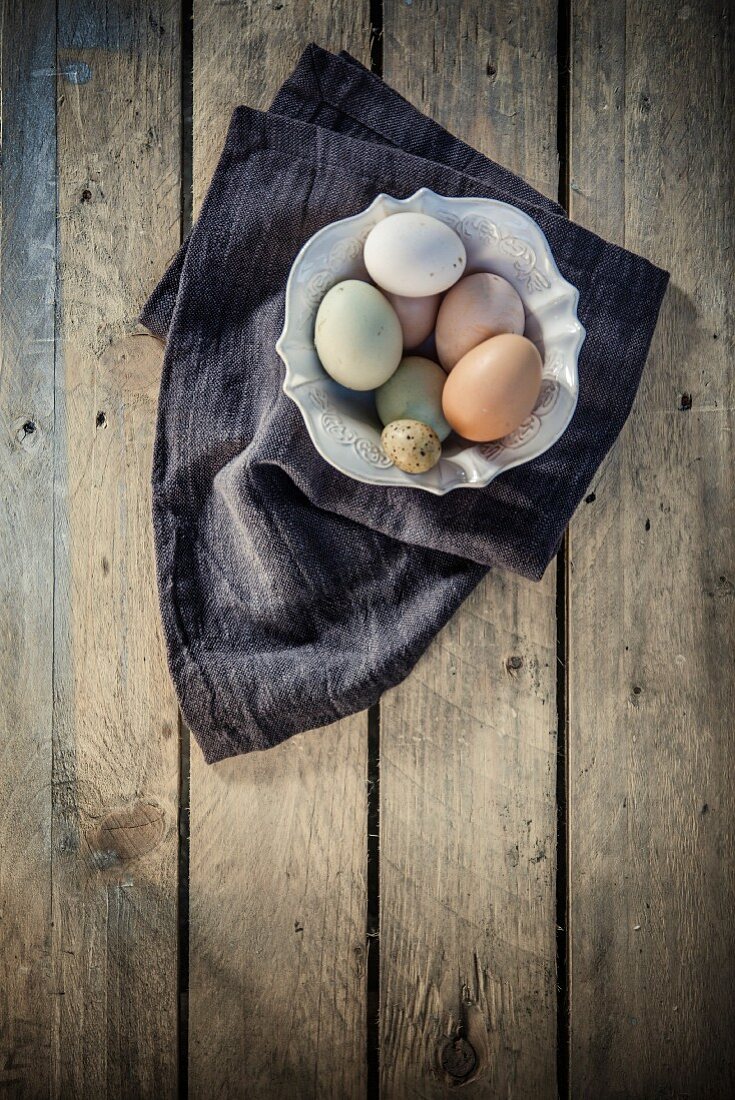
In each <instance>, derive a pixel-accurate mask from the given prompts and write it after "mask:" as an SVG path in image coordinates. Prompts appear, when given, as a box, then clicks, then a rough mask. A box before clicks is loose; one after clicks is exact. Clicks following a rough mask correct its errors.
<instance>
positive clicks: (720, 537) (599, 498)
mask: <svg viewBox="0 0 735 1100" xmlns="http://www.w3.org/2000/svg"><path fill="white" fill-rule="evenodd" d="M574 13H575V18H574V35H573V65H572V133H571V195H572V203H571V212H572V216H573V217H575V218H576V219H577V220H579V221H582V222H583V223H585V224H587V225H588V226H590V228H592V229H595V230H597V231H598V232H600V233H601V234H603V235H604V236H608V237H610V238H612V239H614V240H617V241H618V242H620V243H621V244H625V245H626V246H627V247H629V248H632V249H634V250H638V251H642V252H644V253H645V254H646V255H648V256H650V257H651V258H652V259H653V260H654V262H657V263H659V264H660V265H661V266H663V267H666V268H668V269H669V270H670V271H671V273H672V285H671V288H670V290H669V293H668V296H667V299H666V301H665V303H664V308H663V311H662V315H661V319H660V322H659V327H658V332H657V334H656V337H655V340H654V344H653V348H652V352H651V356H650V358H649V363H648V367H647V369H646V372H645V375H644V379H643V383H642V387H641V391H640V393H639V396H638V400H637V403H636V406H635V409H634V411H633V415H632V417H631V419H630V421H629V423H628V425H627V427H626V429H625V431H624V432H623V435H622V438H621V440H620V441H619V443H618V446H617V447H616V449H615V450H614V451H613V453H612V454H611V456H610V457H609V459H608V461H607V462H606V463H605V465H604V468H603V469H602V470H601V472H600V474H599V475H598V477H597V479H596V482H595V484H594V486H593V490H594V495H595V499H594V501H592V502H590V503H589V504H588V505H586V506H583V507H582V508H581V510H580V512H579V514H578V517H577V518H576V519H575V521H574V523H573V525H572V532H571V540H570V546H571V562H570V564H571V573H570V591H569V609H570V610H569V640H570V662H569V677H570V679H569V701H570V708H569V714H570V730H569V734H570V762H569V767H570V799H569V813H570V871H571V1008H572V1016H571V1084H572V1095H573V1096H575V1097H580V1098H582V1097H585V1098H586V1097H590V1096H596V1097H598V1098H600V1100H605V1098H608V1097H609V1098H612V1097H616V1098H617V1097H626V1098H628V1097H630V1098H640V1100H644V1098H645V1100H649V1098H650V1097H653V1096H667V1097H668V1096H671V1097H674V1096H676V1097H685V1096H686V1097H692V1098H694V1097H697V1098H700V1097H701V1098H704V1097H708V1098H709V1097H725V1096H732V1095H733V1093H734V1092H735V1065H734V1061H733V1045H732V1036H733V1034H735V1000H734V998H733V995H732V989H733V978H734V977H735V964H734V963H733V942H732V913H733V909H734V908H735V896H734V879H733V873H732V866H733V857H734V855H735V852H734V851H733V831H732V815H733V808H734V807H733V801H734V790H735V784H734V782H733V779H734V775H733V772H734V767H733V745H732V716H733V704H734V702H735V700H734V698H733V694H734V688H733V685H734V684H735V677H734V676H733V640H734V637H735V633H734V631H733V627H734V625H735V624H734V621H733V607H734V603H735V601H734V600H733V595H734V593H735V557H734V546H733V518H734V517H733V507H732V501H733V496H732V477H733V468H734V466H733V459H734V455H733V427H734V423H733V404H734V402H733V372H732V348H733V336H734V335H735V333H734V331H733V313H732V302H731V298H732V294H731V287H732V282H733V275H734V274H735V272H734V270H733V245H734V244H735V240H734V235H733V220H734V215H735V210H734V208H733V207H734V196H735V172H734V171H733V159H732V148H733V137H734V134H733V119H734V118H735V102H734V101H733V83H732V73H733V56H732V31H733V28H732V14H733V11H732V6H731V5H730V6H728V5H722V4H718V3H713V2H707V3H703V4H692V5H690V4H681V5H679V4H676V5H674V6H673V7H667V6H665V5H661V4H660V3H656V2H654V0H639V2H637V3H636V4H635V5H633V7H632V9H631V5H627V19H626V5H625V4H624V3H621V2H613V3H608V4H596V3H594V4H593V3H589V2H583V3H580V4H578V5H577V4H575V8H574ZM690 406H691V407H690Z"/></svg>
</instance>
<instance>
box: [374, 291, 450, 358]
mask: <svg viewBox="0 0 735 1100" xmlns="http://www.w3.org/2000/svg"><path fill="white" fill-rule="evenodd" d="M385 296H386V298H387V299H388V301H389V302H390V304H391V305H392V306H393V309H394V310H395V311H396V313H397V314H398V320H399V321H400V322H401V328H402V329H403V349H404V351H411V350H412V349H413V348H417V347H418V346H419V344H423V342H424V340H425V339H426V337H427V336H428V335H429V333H430V332H431V331H432V329H433V328H434V324H435V323H436V315H437V311H438V309H439V302H440V301H441V294H429V295H428V296H427V297H425V298H404V297H403V295H401V294H388V293H386V295H385Z"/></svg>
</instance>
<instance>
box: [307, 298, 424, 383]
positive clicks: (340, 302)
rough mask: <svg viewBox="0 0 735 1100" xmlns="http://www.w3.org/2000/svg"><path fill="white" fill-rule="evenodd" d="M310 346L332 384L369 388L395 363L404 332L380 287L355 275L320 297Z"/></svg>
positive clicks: (393, 367) (401, 351)
mask: <svg viewBox="0 0 735 1100" xmlns="http://www.w3.org/2000/svg"><path fill="white" fill-rule="evenodd" d="M314 344H315V345H316V350H317V355H318V356H319V359H320V360H321V364H322V366H323V367H324V369H325V371H326V372H327V374H329V375H331V377H332V378H334V380H335V382H339V383H340V384H341V385H343V386H347V387H348V388H349V389H351V390H373V389H375V388H376V386H382V384H383V382H385V381H387V380H388V379H389V378H390V376H391V375H392V374H393V372H394V370H395V369H396V367H397V366H398V364H399V362H400V360H401V355H402V353H403V332H402V330H401V322H400V321H399V320H398V315H397V313H396V311H395V310H394V309H393V306H392V305H391V304H390V302H389V301H388V299H387V298H385V297H384V296H383V295H382V294H381V293H380V291H379V290H376V288H375V287H374V286H371V285H370V283H363V282H361V281H360V280H359V279H345V280H344V282H341V283H337V285H336V286H333V287H332V289H331V290H329V291H327V293H326V294H325V295H324V298H323V299H322V301H321V305H320V306H319V309H318V310H317V315H316V322H315V325H314Z"/></svg>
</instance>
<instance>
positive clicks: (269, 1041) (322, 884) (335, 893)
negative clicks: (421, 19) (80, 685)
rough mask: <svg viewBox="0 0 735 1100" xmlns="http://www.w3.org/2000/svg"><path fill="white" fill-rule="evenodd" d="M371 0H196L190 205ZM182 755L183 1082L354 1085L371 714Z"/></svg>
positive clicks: (346, 1090) (364, 29) (223, 1090)
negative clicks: (240, 114)
mask: <svg viewBox="0 0 735 1100" xmlns="http://www.w3.org/2000/svg"><path fill="white" fill-rule="evenodd" d="M367 8H368V5H367V4H366V3H365V4H355V5H343V4H338V3H329V2H327V0H320V2H319V3H314V4H311V5H308V6H307V5H300V4H298V3H296V2H295V0H290V2H286V3H284V4H277V5H270V4H269V5H265V4H263V5H246V6H245V5H243V6H241V5H220V4H218V3H215V2H213V0H207V2H205V0H197V2H196V3H195V7H194V194H195V200H196V202H195V205H196V204H198V202H199V200H200V198H201V196H202V194H203V192H204V189H205V187H206V185H207V183H208V182H209V179H210V177H211V174H212V172H213V171H214V167H215V164H216V160H217V157H218V155H219V151H220V148H221V145H222V142H223V140H224V135H225V130H226V126H227V123H228V120H229V116H230V113H231V111H232V109H233V107H235V106H236V105H237V104H238V103H247V104H249V105H250V106H253V107H258V108H262V109H264V108H266V107H267V106H268V104H269V103H270V100H271V99H272V97H273V95H274V94H275V92H276V90H277V88H278V86H279V84H280V83H281V82H282V81H283V80H284V79H285V77H286V76H287V75H288V73H289V72H290V70H291V69H292V68H293V66H294V64H295V62H296V60H297V58H298V56H299V54H300V52H301V50H302V49H303V47H304V46H305V45H306V44H307V43H308V42H309V41H310V40H311V39H315V40H316V41H318V42H319V43H320V44H323V45H326V46H328V47H329V48H332V49H341V48H343V47H345V48H347V49H349V50H350V51H351V52H352V53H354V54H355V55H356V56H358V57H360V58H361V59H362V60H367V48H368V42H369V32H368V24H367ZM191 761H192V765H191V874H190V917H191V941H190V942H191V947H190V992H189V1019H190V1032H189V1034H190V1047H189V1055H190V1061H189V1080H190V1092H191V1095H192V1096H212V1095H216V1096H243V1097H245V1096H252V1097H256V1096H257V1097H258V1100H268V1098H272V1100H281V1098H283V1097H285V1096H288V1097H293V1098H294V1100H296V1098H300V1097H319V1098H320V1100H321V1098H327V1097H334V1098H340V1100H343V1098H344V1100H348V1098H350V1097H354V1098H357V1097H363V1096H364V1094H365V1073H366V1070H365V1047H366V981H365V965H366V939H365V931H366V883H365V879H366V847H367V837H366V833H367V827H366V778H367V720H366V716H365V715H358V716H356V717H354V718H351V719H348V720H346V721H343V722H340V723H338V724H337V725H335V726H331V727H329V728H328V729H326V730H320V731H314V732H311V733H306V734H302V735H300V736H298V737H295V738H293V739H292V740H291V741H289V742H286V743H285V744H283V745H281V746H279V747H278V748H276V749H272V750H270V751H269V752H267V753H253V754H250V755H249V756H246V757H242V758H239V759H235V760H227V761H224V762H223V763H222V764H218V765H216V766H214V767H207V766H206V765H205V764H204V763H203V761H202V757H201V754H200V752H199V750H198V748H197V747H196V745H193V746H192V753H191Z"/></svg>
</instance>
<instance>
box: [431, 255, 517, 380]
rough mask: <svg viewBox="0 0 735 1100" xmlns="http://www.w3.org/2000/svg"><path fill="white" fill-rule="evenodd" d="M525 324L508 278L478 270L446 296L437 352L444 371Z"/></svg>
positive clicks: (437, 335)
mask: <svg viewBox="0 0 735 1100" xmlns="http://www.w3.org/2000/svg"><path fill="white" fill-rule="evenodd" d="M525 325H526V315H525V312H524V310H523V302H522V301H521V296H520V294H519V293H518V291H517V290H516V289H515V287H513V286H511V285H510V283H509V282H508V280H507V279H502V278H501V277H500V275H491V274H490V273H489V272H488V271H479V272H478V273H477V274H476V275H467V276H465V278H464V279H460V280H459V282H458V283H456V284H455V285H454V286H453V287H452V289H451V290H450V291H449V292H448V293H447V294H446V295H445V297H444V301H443V302H442V304H441V306H440V308H439V314H438V316H437V319H436V350H437V354H438V356H439V362H440V363H441V365H442V366H443V367H444V370H446V371H450V370H451V369H452V367H453V366H454V365H455V363H458V362H459V360H460V359H461V358H462V356H463V355H466V354H467V352H468V351H470V349H471V348H475V347H477V345H478V344H481V343H482V341H483V340H489V339H490V337H491V336H499V335H500V334H501V333H503V332H513V333H515V334H516V335H518V336H520V335H522V333H523V329H524V328H525Z"/></svg>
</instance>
